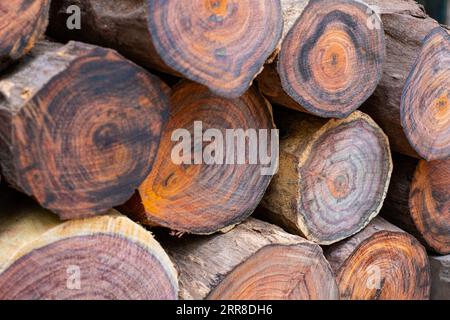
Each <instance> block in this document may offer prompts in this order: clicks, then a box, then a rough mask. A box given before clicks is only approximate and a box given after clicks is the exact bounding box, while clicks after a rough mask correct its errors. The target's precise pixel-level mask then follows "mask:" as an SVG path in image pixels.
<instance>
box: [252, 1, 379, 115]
mask: <svg viewBox="0 0 450 320" xmlns="http://www.w3.org/2000/svg"><path fill="white" fill-rule="evenodd" d="M281 3H282V8H283V14H284V35H285V36H284V37H283V42H282V46H281V50H280V52H279V55H278V58H277V59H276V61H275V62H274V63H273V64H272V65H270V66H267V67H266V68H265V70H264V71H263V73H262V74H261V75H260V77H258V83H259V86H260V89H261V90H262V92H263V93H264V94H265V95H266V96H267V97H268V98H269V100H271V102H273V103H276V104H280V105H283V106H286V107H289V108H292V109H295V110H300V111H304V112H308V113H312V114H315V115H317V116H321V117H338V118H343V117H346V116H348V115H349V114H350V113H352V112H353V111H354V110H356V109H357V108H358V107H359V106H360V105H361V104H362V103H363V102H364V101H366V100H367V98H369V96H370V95H371V94H372V93H373V92H374V90H375V88H376V86H377V84H378V82H379V80H380V79H381V75H382V65H383V62H384V56H385V44H384V33H383V28H382V26H381V23H380V21H379V17H378V16H377V15H376V14H374V13H373V12H372V10H370V8H369V7H368V6H367V5H366V4H364V3H362V2H359V1H351V0H315V1H308V0H282V1H281ZM305 6H306V7H305ZM369 22H370V23H369Z"/></svg>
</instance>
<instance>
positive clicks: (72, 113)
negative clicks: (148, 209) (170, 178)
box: [0, 42, 168, 219]
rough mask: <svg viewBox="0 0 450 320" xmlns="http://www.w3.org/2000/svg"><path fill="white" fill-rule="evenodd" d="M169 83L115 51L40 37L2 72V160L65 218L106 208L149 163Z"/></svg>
mask: <svg viewBox="0 0 450 320" xmlns="http://www.w3.org/2000/svg"><path fill="white" fill-rule="evenodd" d="M167 90H168V88H167V87H166V86H165V85H164V84H163V83H162V82H161V81H160V80H159V79H158V78H156V77H153V76H152V75H150V74H148V73H147V72H146V71H145V70H143V69H141V68H139V67H138V66H136V65H134V64H133V63H131V62H129V61H127V60H125V59H124V58H122V57H121V56H120V55H118V54H117V53H116V52H115V51H112V50H109V49H103V48H100V47H96V46H91V45H85V44H82V43H77V42H71V43H69V44H67V45H65V46H61V45H58V44H51V43H47V42H45V43H40V44H39V45H38V46H37V47H36V48H35V50H34V51H33V52H32V54H30V55H29V56H28V57H27V59H26V60H25V61H24V62H23V63H22V64H20V65H18V66H17V67H16V68H13V69H11V70H10V71H9V72H8V73H7V74H4V75H3V76H2V77H1V78H0V162H1V168H2V174H3V176H4V177H5V179H6V180H7V181H8V182H9V183H10V184H12V185H13V186H14V187H15V188H17V189H19V190H21V191H23V192H24V193H26V194H28V195H32V196H33V197H35V198H36V199H37V200H38V202H39V203H40V204H41V205H42V206H44V207H46V208H48V209H50V210H52V211H54V212H55V213H57V214H58V215H59V216H60V217H61V218H63V219H71V218H80V217H85V216H91V215H95V214H100V213H104V212H106V211H107V210H108V209H110V208H111V207H113V206H115V205H119V204H122V203H123V202H125V201H126V200H128V199H129V198H130V197H131V196H132V194H133V192H134V191H135V189H136V188H137V187H138V186H139V185H140V184H141V182H142V181H143V180H144V179H145V177H146V176H147V175H148V173H149V172H150V169H151V167H152V163H153V160H154V158H155V155H156V151H157V148H158V145H159V140H160V134H161V131H162V126H163V125H164V124H165V122H166V118H167V116H168V97H167V94H166V93H167Z"/></svg>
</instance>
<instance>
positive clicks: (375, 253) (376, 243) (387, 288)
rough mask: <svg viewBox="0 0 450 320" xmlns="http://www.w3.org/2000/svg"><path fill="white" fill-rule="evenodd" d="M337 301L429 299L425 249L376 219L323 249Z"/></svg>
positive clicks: (414, 240) (400, 231)
mask: <svg viewBox="0 0 450 320" xmlns="http://www.w3.org/2000/svg"><path fill="white" fill-rule="evenodd" d="M325 256H326V257H327V259H328V261H329V262H330V264H331V267H332V268H333V270H334V272H335V274H336V281H337V283H338V286H339V291H340V298H341V299H356V300H373V299H379V300H422V299H425V300H426V299H428V298H429V296H430V283H431V279H430V266H429V263H428V257H427V254H426V251H425V249H424V248H423V247H422V245H421V244H420V243H419V242H418V241H417V240H416V239H415V238H414V237H413V236H411V235H409V234H407V233H405V232H404V231H402V230H400V229H399V228H397V227H395V226H394V225H392V224H390V223H388V222H387V221H386V220H384V219H382V218H380V217H377V218H375V219H374V220H373V221H372V222H371V223H370V224H369V225H368V226H367V227H366V228H365V229H364V230H363V231H361V232H360V233H357V234H356V235H354V236H353V237H351V238H348V239H346V240H344V241H342V242H340V243H337V244H335V245H333V246H332V247H330V248H329V249H327V251H326V252H325Z"/></svg>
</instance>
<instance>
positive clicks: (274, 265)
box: [165, 218, 338, 300]
mask: <svg viewBox="0 0 450 320" xmlns="http://www.w3.org/2000/svg"><path fill="white" fill-rule="evenodd" d="M165 244H166V247H167V248H168V252H169V255H170V257H171V258H172V259H173V261H174V262H175V264H176V267H177V269H178V271H179V274H180V298H181V299H204V298H206V299H213V300H259V299H266V300H267V299H268V300H271V299H293V300H297V299H323V300H329V299H336V298H337V296H338V292H337V287H336V283H335V280H334V277H333V275H332V272H331V269H330V267H329V265H328V262H326V260H325V258H324V257H323V254H322V250H321V249H320V247H319V246H318V245H315V244H313V243H311V242H309V241H306V240H304V239H302V238H300V237H298V236H294V235H291V234H288V233H286V232H284V231H282V230H281V229H280V228H278V227H276V226H273V225H271V224H268V223H265V222H261V221H259V220H256V219H253V218H250V219H249V220H247V221H246V222H244V223H242V224H241V225H239V226H237V227H236V228H234V229H233V230H231V231H229V232H228V233H225V234H216V235H212V236H209V237H198V236H196V237H193V236H191V237H187V238H185V239H181V240H180V239H171V240H169V241H167V242H166V243H165Z"/></svg>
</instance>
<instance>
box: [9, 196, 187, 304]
mask: <svg viewBox="0 0 450 320" xmlns="http://www.w3.org/2000/svg"><path fill="white" fill-rule="evenodd" d="M15 200H16V201H15V202H10V203H7V204H5V203H2V212H1V213H2V214H1V215H0V299H2V300H4V299H6V300H9V299H14V300H23V299H25V300H29V299H32V300H54V299H57V300H65V299H68V300H72V299H76V300H80V299H81V300H85V299H89V300H90V299H95V300H97V299H99V300H100V299H108V300H111V299H120V300H123V299H139V300H140V299H143V300H148V299H176V298H177V293H178V282H177V273H176V271H175V269H174V266H173V264H172V262H171V261H170V259H169V257H168V256H167V254H166V253H165V251H164V250H163V249H162V247H161V246H160V245H159V243H158V242H156V240H155V239H154V238H153V236H152V235H151V233H150V232H148V231H146V230H145V229H144V228H142V227H141V226H139V225H138V224H136V223H134V222H132V221H131V220H129V219H128V218H126V217H123V216H121V215H119V214H118V213H117V212H115V211H113V210H112V211H110V212H109V213H108V215H106V216H101V217H93V218H88V219H82V220H74V221H70V222H64V223H60V222H59V221H58V220H57V219H56V218H55V216H54V215H52V214H51V213H50V212H48V211H46V210H44V209H42V208H40V207H38V206H37V205H35V204H32V203H30V200H28V199H23V197H18V198H16V199H15Z"/></svg>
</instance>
